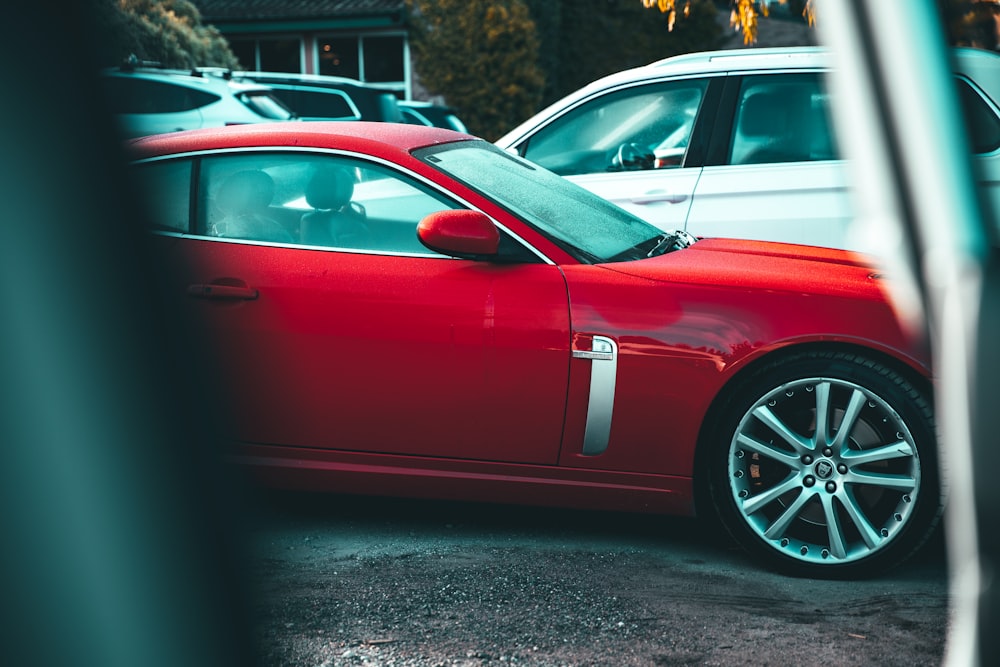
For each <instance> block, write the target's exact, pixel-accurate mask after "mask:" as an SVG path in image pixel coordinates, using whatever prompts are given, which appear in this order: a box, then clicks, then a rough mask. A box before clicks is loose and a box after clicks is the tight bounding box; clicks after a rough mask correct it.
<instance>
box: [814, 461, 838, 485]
mask: <svg viewBox="0 0 1000 667" xmlns="http://www.w3.org/2000/svg"><path fill="white" fill-rule="evenodd" d="M813 470H815V471H816V477H818V478H819V479H822V480H827V479H830V478H831V477H833V473H834V472H835V471H836V470H837V468H836V466H834V465H833V462H832V461H829V460H828V459H820V460H819V461H817V462H816V466H815V467H814V468H813Z"/></svg>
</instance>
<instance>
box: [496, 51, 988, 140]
mask: <svg viewBox="0 0 1000 667" xmlns="http://www.w3.org/2000/svg"><path fill="white" fill-rule="evenodd" d="M954 53H955V54H956V59H955V63H956V68H957V71H958V72H959V73H962V74H965V75H967V76H969V78H972V79H974V80H975V81H976V83H977V84H978V85H979V86H980V87H982V88H983V90H984V91H985V92H986V93H987V95H989V96H990V97H991V98H992V99H993V101H994V103H997V104H1000V55H997V54H994V53H992V52H989V51H984V50H982V49H969V48H956V49H954ZM831 64H832V59H831V55H830V53H829V51H828V50H827V49H825V48H823V47H819V46H790V47H774V48H753V49H729V50H720V51H700V52H696V53H686V54H683V55H679V56H673V57H670V58H664V59H663V60H657V61H655V62H653V63H650V64H648V65H643V66H641V67H634V68H632V69H628V70H624V71H621V72H617V73H615V74H609V75H608V76H605V77H602V78H600V79H597V80H596V81H593V82H592V83H589V84H587V85H585V86H583V87H582V88H580V89H579V90H577V91H575V92H573V93H570V94H569V95H567V96H565V97H563V98H562V99H560V100H558V101H556V102H554V103H553V104H552V105H550V106H548V107H546V108H545V109H543V110H541V111H539V112H538V113H537V114H535V115H534V116H533V117H531V118H529V119H528V120H526V121H525V122H524V123H522V124H520V125H518V126H517V127H515V128H514V129H512V130H511V131H510V132H508V133H507V134H505V135H504V136H502V137H501V138H500V139H498V140H497V141H496V144H497V145H498V146H500V147H502V148H507V147H509V146H512V145H513V144H514V143H516V142H517V141H519V140H520V139H521V138H522V137H523V136H524V134H525V133H526V132H527V131H528V130H529V129H530V128H533V127H536V126H538V125H539V124H540V123H541V122H544V120H543V119H545V118H550V117H552V116H554V115H556V114H557V113H558V112H560V111H561V110H562V109H565V108H567V107H571V106H575V105H576V104H578V103H579V102H580V101H581V100H584V99H587V98H589V97H591V96H592V95H595V94H596V93H598V92H600V91H603V90H607V89H609V88H616V87H618V86H623V85H628V84H632V83H639V82H644V81H655V80H657V79H661V78H662V79H667V78H673V77H678V76H688V75H701V74H709V75H712V74H718V75H724V74H730V73H739V72H748V71H753V72H761V71H781V70H785V71H787V70H796V69H803V70H816V69H825V68H828V67H830V66H831Z"/></svg>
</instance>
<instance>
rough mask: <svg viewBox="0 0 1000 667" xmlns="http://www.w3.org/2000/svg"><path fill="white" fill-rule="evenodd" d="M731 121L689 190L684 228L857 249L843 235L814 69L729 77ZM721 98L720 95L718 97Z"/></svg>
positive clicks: (832, 151)
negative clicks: (690, 197)
mask: <svg viewBox="0 0 1000 667" xmlns="http://www.w3.org/2000/svg"><path fill="white" fill-rule="evenodd" d="M730 86H732V87H734V88H735V87H736V86H738V92H735V94H734V95H732V96H731V97H730V99H733V100H734V103H735V108H734V111H733V112H732V122H731V123H729V124H727V123H726V122H725V121H724V120H722V115H723V114H722V112H720V121H722V122H720V123H718V124H717V125H716V132H717V133H721V135H722V136H719V137H716V138H715V141H717V142H722V144H721V147H720V148H719V149H718V150H717V151H716V156H715V161H714V162H713V161H712V159H711V156H710V159H709V162H708V165H707V166H706V167H705V168H704V169H703V171H702V174H701V178H700V179H699V180H698V183H697V186H696V188H695V194H694V200H693V202H692V204H691V209H690V211H689V213H688V219H687V227H686V229H687V231H688V232H690V233H692V234H694V235H696V236H727V237H733V238H749V239H764V240H770V241H784V242H789V243H802V244H807V245H817V246H831V247H841V248H852V249H856V250H861V249H864V246H865V245H866V241H865V240H864V239H863V238H852V237H850V235H849V233H848V229H849V227H850V220H851V217H852V208H851V201H850V196H849V194H848V185H849V174H848V169H847V164H846V163H845V162H844V161H843V160H840V159H836V158H837V152H836V144H835V140H834V137H833V133H832V129H831V125H830V122H829V115H828V104H829V99H828V95H827V93H826V91H825V89H824V86H823V83H822V75H821V73H819V72H779V73H773V74H761V75H754V76H743V77H734V78H733V79H732V80H731V81H730ZM725 97H726V96H725V95H724V98H725Z"/></svg>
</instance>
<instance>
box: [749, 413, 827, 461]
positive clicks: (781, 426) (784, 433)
mask: <svg viewBox="0 0 1000 667" xmlns="http://www.w3.org/2000/svg"><path fill="white" fill-rule="evenodd" d="M753 415H754V417H756V418H757V419H759V420H760V421H761V423H762V424H764V425H765V426H767V427H768V428H769V429H771V430H772V431H774V432H775V433H776V434H777V435H779V436H780V437H781V439H782V440H784V441H785V442H787V443H788V444H789V445H791V446H792V448H793V449H795V451H796V452H798V453H800V454H805V453H807V452H811V451H812V450H813V449H814V448H815V445H814V444H813V443H812V442H810V441H809V440H808V439H806V438H803V437H802V436H801V435H799V434H798V433H796V432H795V431H793V430H792V429H790V428H788V426H786V425H785V422H783V421H781V419H780V418H779V417H778V416H777V415H776V414H774V413H773V412H771V410H770V408H768V407H766V406H763V405H762V406H760V407H759V408H757V409H756V410H754V411H753Z"/></svg>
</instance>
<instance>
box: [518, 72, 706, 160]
mask: <svg viewBox="0 0 1000 667" xmlns="http://www.w3.org/2000/svg"><path fill="white" fill-rule="evenodd" d="M707 86H708V81H707V80H706V79H685V80H682V81H671V82H667V83H655V84H647V85H643V86H637V87H632V88H627V89H624V90H618V91H615V92H611V93H609V94H606V95H603V96H601V97H598V98H596V99H593V100H591V101H589V102H587V103H585V104H583V105H581V106H579V107H577V108H575V109H572V110H570V111H569V112H568V113H566V114H565V115H563V116H562V117H560V118H558V119H556V120H555V121H553V122H552V123H550V124H549V125H547V126H545V127H544V128H542V129H541V130H539V132H538V133H537V134H535V135H534V136H533V137H531V139H529V141H528V144H527V146H526V147H525V149H524V151H523V154H524V157H526V158H528V159H529V160H531V161H533V162H535V163H537V164H540V165H542V166H543V167H545V168H547V169H549V170H550V171H554V172H555V173H557V174H560V175H562V176H569V175H574V174H594V173H603V172H607V171H622V170H630V169H655V168H662V167H678V166H681V165H683V160H684V154H685V152H686V151H687V146H688V141H689V139H690V137H691V131H692V129H693V128H694V121H695V117H696V116H697V114H698V109H699V107H700V105H701V101H702V98H703V97H704V94H705V89H706V87H707ZM623 155H628V156H629V157H630V158H632V159H631V160H624V159H623V158H622V156H623Z"/></svg>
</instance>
